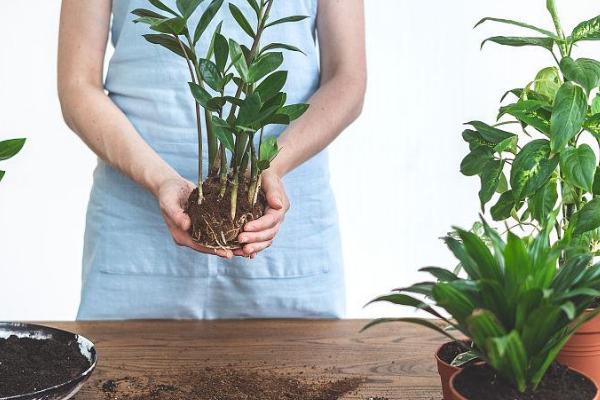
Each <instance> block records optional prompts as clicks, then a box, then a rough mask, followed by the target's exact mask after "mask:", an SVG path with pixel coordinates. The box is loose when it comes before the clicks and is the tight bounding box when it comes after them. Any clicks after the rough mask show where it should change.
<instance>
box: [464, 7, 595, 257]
mask: <svg viewBox="0 0 600 400" xmlns="http://www.w3.org/2000/svg"><path fill="white" fill-rule="evenodd" d="M547 9H548V11H549V13H550V15H551V17H552V21H553V24H554V31H550V30H546V29H542V28H538V27H535V26H533V25H529V24H527V23H524V22H519V21H512V20H506V19H500V18H484V19H482V20H481V21H480V22H479V23H478V24H477V25H476V26H479V25H480V24H482V23H484V22H486V21H494V22H498V23H503V24H510V25H516V26H519V27H522V28H524V29H528V30H530V31H535V32H536V33H538V34H539V36H535V37H506V36H495V37H491V38H489V39H486V40H485V41H484V42H483V44H482V46H483V45H484V44H485V43H486V42H494V43H497V44H500V45H504V46H515V47H524V46H535V47H541V48H543V49H546V50H548V52H549V53H550V54H551V55H552V56H553V58H554V60H555V61H556V65H555V66H549V67H546V68H543V69H542V70H540V71H539V73H538V74H537V75H536V76H535V78H534V79H533V80H532V81H531V82H529V83H528V84H527V85H525V87H523V88H517V89H513V90H510V91H509V92H507V93H506V94H505V96H504V97H503V98H502V101H503V102H504V101H505V100H506V99H507V98H508V97H510V96H514V97H515V98H516V100H514V101H513V102H511V103H510V104H505V105H503V106H502V107H501V108H500V111H499V114H498V121H497V122H496V123H495V124H493V125H488V124H486V123H484V122H481V121H473V122H469V123H468V124H467V125H469V129H467V130H465V131H464V132H463V138H464V140H465V141H466V142H467V143H468V144H469V148H470V153H469V154H468V155H467V156H466V157H465V158H464V160H463V161H462V164H461V171H462V173H463V174H464V175H467V176H475V175H478V176H479V178H480V180H481V190H480V192H479V198H480V200H481V205H482V207H485V205H486V204H487V203H488V202H489V201H490V200H492V198H493V197H494V193H498V194H499V197H498V199H497V200H496V202H495V205H493V206H492V207H491V215H492V218H493V219H494V220H496V221H505V220H509V219H513V220H515V221H516V224H517V225H529V226H532V227H534V228H536V229H539V225H540V223H541V221H545V219H546V218H547V216H548V215H550V213H551V212H552V210H554V209H555V208H559V209H560V210H561V212H560V214H559V215H558V216H557V219H556V224H555V231H556V234H557V236H558V238H559V239H560V238H562V237H564V236H566V235H568V236H573V240H574V241H575V242H576V243H578V244H579V245H580V246H581V248H582V249H585V250H590V249H591V250H594V251H596V252H597V250H598V243H600V231H599V230H598V228H599V227H600V198H599V197H598V196H599V195H600V172H599V171H600V168H599V167H598V162H597V159H596V154H595V152H594V150H593V149H592V147H591V146H590V144H588V143H594V144H595V145H596V146H598V145H600V94H598V86H599V85H600V62H598V61H597V60H594V59H589V58H579V59H574V58H573V50H574V49H575V47H576V45H577V44H578V43H580V42H583V41H590V40H600V16H597V17H595V18H593V19H590V20H588V21H584V22H582V23H580V24H579V25H577V26H576V27H575V28H574V29H573V31H572V32H571V34H570V35H568V36H567V34H566V33H565V31H564V30H563V28H562V25H561V21H560V18H559V16H558V13H557V10H556V5H555V3H554V0H548V1H547ZM510 126H515V127H517V129H513V130H510V129H507V128H508V127H510ZM586 142H588V143H586ZM505 173H506V175H508V178H507V177H506V175H505Z"/></svg>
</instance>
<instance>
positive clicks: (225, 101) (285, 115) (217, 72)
mask: <svg viewBox="0 0 600 400" xmlns="http://www.w3.org/2000/svg"><path fill="white" fill-rule="evenodd" d="M148 1H149V2H150V3H151V4H152V5H153V6H154V7H156V8H157V9H158V11H159V12H157V11H154V10H149V9H136V10H134V11H133V14H135V15H136V16H137V17H138V18H137V19H136V20H135V22H137V23H144V24H147V25H148V26H149V27H150V29H151V30H153V31H155V32H156V33H152V34H146V35H144V37H145V38H146V40H147V41H148V42H150V43H153V44H156V45H159V46H162V47H164V48H166V49H168V50H170V51H171V52H173V53H175V54H176V55H178V56H179V57H181V58H182V59H184V60H185V63H186V64H187V68H188V70H189V74H190V79H191V81H190V82H189V83H188V85H189V89H190V93H191V95H192V96H193V98H194V99H195V102H196V123H197V130H198V152H199V161H198V190H199V196H198V204H200V203H201V202H202V201H203V198H204V196H203V192H202V183H203V181H204V177H203V171H202V142H203V133H202V124H201V119H202V118H204V120H205V122H206V124H205V125H206V128H207V129H206V139H207V144H208V165H209V171H208V173H207V176H208V177H209V178H219V180H220V197H221V198H222V197H224V195H225V194H226V191H227V189H228V187H229V190H230V191H231V196H230V199H231V202H230V214H231V219H232V220H235V218H236V211H237V203H238V192H239V184H240V179H241V177H243V176H244V175H245V174H249V177H250V178H249V179H250V184H249V185H248V193H247V196H248V201H249V202H250V203H251V204H255V203H256V201H257V195H258V191H259V190H260V181H261V174H262V172H263V171H265V170H266V169H268V168H269V166H270V164H271V162H272V161H273V159H274V158H275V157H276V156H277V153H278V151H279V149H278V147H277V140H276V139H275V138H273V137H269V138H265V137H263V133H264V129H265V127H266V126H268V125H288V124H290V123H291V122H292V121H293V120H295V119H297V118H299V117H300V116H301V115H302V114H303V113H304V112H305V111H306V110H307V108H308V105H306V104H293V105H286V100H287V95H286V93H285V92H283V88H284V86H285V83H286V80H287V77H288V73H287V72H286V71H282V70H279V69H280V67H281V65H282V63H283V60H284V56H283V53H282V52H281V51H280V50H286V51H297V52H300V51H301V50H300V49H298V48H296V47H294V46H292V45H289V44H285V43H269V44H266V45H263V44H262V43H261V39H262V37H263V34H264V32H265V31H267V30H269V29H274V28H275V27H278V26H280V25H282V24H285V23H292V22H297V21H302V20H304V19H305V18H307V17H305V16H289V17H286V18H282V19H278V20H274V21H272V20H271V18H270V15H271V10H272V7H273V4H274V1H275V0H247V3H248V4H249V6H250V9H251V10H252V13H251V14H252V15H245V14H244V12H243V11H242V10H241V9H240V8H239V7H238V6H236V5H235V4H233V3H229V5H228V8H229V13H230V15H231V17H232V18H233V19H235V21H236V22H237V24H238V25H239V27H240V28H241V29H242V31H243V32H245V33H246V34H247V36H248V39H249V41H248V45H244V44H241V43H238V42H236V41H235V40H233V39H227V38H226V37H225V36H224V33H223V32H221V29H222V22H221V23H220V24H218V25H217V27H216V29H215V30H214V32H211V33H210V34H211V35H212V36H211V37H212V40H211V44H210V46H209V48H208V49H203V51H202V52H200V51H199V50H198V49H197V47H198V43H199V41H200V39H201V38H202V37H203V35H206V34H207V32H206V31H207V29H208V26H209V25H210V23H211V22H212V21H213V19H214V18H215V16H216V15H217V13H218V12H219V10H220V9H221V7H222V6H223V0H212V1H211V2H210V3H209V4H208V6H207V7H206V8H205V9H204V10H203V11H202V13H201V15H200V19H199V21H198V23H197V25H196V26H195V28H194V29H193V30H192V29H191V28H190V27H189V21H190V17H191V16H192V15H193V14H194V13H195V12H196V11H197V10H198V9H199V6H200V5H201V4H202V3H204V0H177V3H176V4H177V10H174V9H172V8H170V7H168V6H167V5H165V4H164V3H163V2H161V1H160V0H148ZM201 110H202V111H203V112H201ZM257 139H258V140H257Z"/></svg>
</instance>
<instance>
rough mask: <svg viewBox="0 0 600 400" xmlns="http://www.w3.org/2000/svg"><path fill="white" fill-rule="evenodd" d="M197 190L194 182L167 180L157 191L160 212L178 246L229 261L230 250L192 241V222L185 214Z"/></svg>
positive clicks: (175, 179)
mask: <svg viewBox="0 0 600 400" xmlns="http://www.w3.org/2000/svg"><path fill="white" fill-rule="evenodd" d="M195 188H196V187H195V186H194V184H193V183H192V182H190V181H188V180H186V179H183V178H181V177H180V178H171V179H167V180H165V181H164V182H163V183H162V184H161V185H160V186H159V188H158V190H157V195H156V197H157V199H158V203H159V205H160V210H161V213H162V216H163V218H164V220H165V223H166V224H167V227H168V228H169V231H170V232H171V236H172V237H173V240H174V241H175V243H176V244H177V245H178V246H186V247H189V248H190V249H194V250H196V251H199V252H200V253H205V254H214V255H218V256H219V257H223V258H227V259H230V258H232V257H233V253H232V252H231V251H230V250H221V249H218V250H215V249H209V248H207V247H204V246H202V245H200V244H198V243H196V242H194V241H193V240H192V236H191V235H190V233H189V230H190V227H191V225H192V221H191V220H190V217H189V216H188V215H187V214H186V213H185V211H184V208H185V205H186V203H187V200H188V197H189V196H190V193H192V191H193V190H194V189H195Z"/></svg>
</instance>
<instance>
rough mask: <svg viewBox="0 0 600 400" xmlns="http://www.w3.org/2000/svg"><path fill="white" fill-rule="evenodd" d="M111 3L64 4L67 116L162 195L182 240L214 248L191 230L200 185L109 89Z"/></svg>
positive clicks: (61, 80) (62, 77) (62, 67)
mask: <svg viewBox="0 0 600 400" xmlns="http://www.w3.org/2000/svg"><path fill="white" fill-rule="evenodd" d="M111 5H112V1H111V0H63V2H62V10H61V20H60V35H59V52H58V92H59V97H60V102H61V106H62V110H63V116H64V119H65V121H66V123H67V125H68V126H69V127H70V128H71V129H72V130H73V131H74V132H76V133H77V134H78V135H79V137H81V139H82V140H83V141H84V142H85V143H86V144H87V145H88V146H89V147H90V149H92V150H93V151H94V153H96V154H97V155H98V156H99V157H100V158H101V159H102V160H104V161H106V162H107V163H108V164H110V165H111V166H112V167H114V168H116V169H117V170H119V171H120V172H122V173H123V174H125V175H127V176H128V177H130V178H131V179H133V180H134V181H135V182H137V183H138V184H139V185H141V186H143V187H144V188H146V189H147V190H148V191H150V192H151V193H152V194H153V195H155V196H156V197H157V199H158V201H159V203H160V206H161V210H162V212H163V216H164V218H165V222H166V223H167V226H168V228H169V230H170V231H171V234H172V235H173V239H174V240H175V242H176V243H177V244H179V245H184V246H188V247H191V248H194V249H195V250H198V251H203V252H208V251H207V249H204V248H202V247H201V246H198V245H197V244H195V243H194V242H193V241H192V239H191V237H190V236H189V234H188V233H187V230H188V228H189V224H190V221H189V218H188V217H187V215H186V214H185V213H184V212H183V207H182V206H183V202H182V200H184V199H186V198H187V195H188V194H189V193H190V191H191V190H192V189H193V187H194V186H193V185H192V184H191V183H190V182H188V181H186V180H184V179H183V178H181V177H180V176H179V174H178V173H177V172H176V171H175V170H174V169H173V168H171V167H170V166H169V165H168V164H167V163H166V162H165V161H164V160H163V159H161V158H160V156H159V155H158V154H157V153H156V152H155V151H154V150H153V149H152V148H151V147H150V146H149V145H148V144H147V143H146V142H145V141H144V140H143V139H142V138H141V137H140V135H139V134H138V132H137V131H136V129H135V128H134V126H133V125H132V124H131V122H130V121H129V120H128V119H127V117H126V116H125V115H124V114H123V112H121V110H120V109H119V108H118V107H117V106H116V105H115V104H114V103H113V102H112V101H111V100H110V98H109V97H108V96H107V95H106V94H105V92H104V85H103V82H102V72H103V64H104V57H105V53H106V46H107V41H108V33H109V28H110V15H111ZM210 252H211V253H213V251H210ZM221 253H222V254H219V255H222V256H230V254H225V253H224V252H221Z"/></svg>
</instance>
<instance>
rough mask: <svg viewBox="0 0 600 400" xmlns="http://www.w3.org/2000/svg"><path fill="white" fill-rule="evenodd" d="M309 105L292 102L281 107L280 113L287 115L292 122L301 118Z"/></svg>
mask: <svg viewBox="0 0 600 400" xmlns="http://www.w3.org/2000/svg"><path fill="white" fill-rule="evenodd" d="M309 107H310V105H308V104H291V105H289V106H285V107H283V108H281V110H279V112H278V113H279V114H282V115H285V116H287V117H288V118H289V120H290V122H291V121H294V120H297V119H298V118H300V117H301V116H302V115H303V114H304V113H305V112H306V111H307V110H308V108H309Z"/></svg>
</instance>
